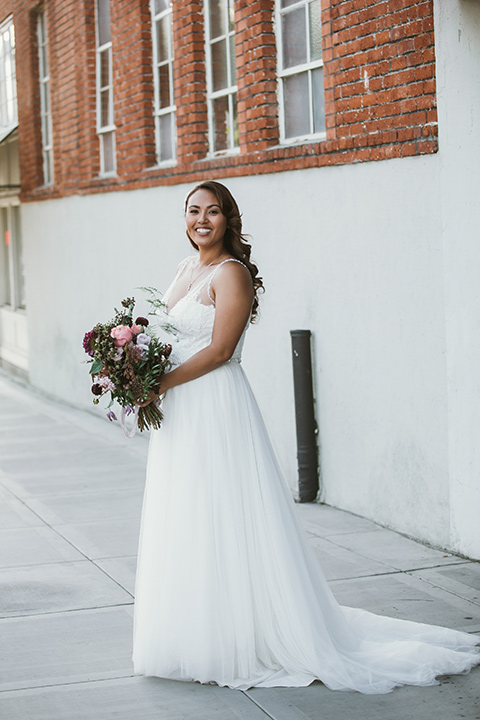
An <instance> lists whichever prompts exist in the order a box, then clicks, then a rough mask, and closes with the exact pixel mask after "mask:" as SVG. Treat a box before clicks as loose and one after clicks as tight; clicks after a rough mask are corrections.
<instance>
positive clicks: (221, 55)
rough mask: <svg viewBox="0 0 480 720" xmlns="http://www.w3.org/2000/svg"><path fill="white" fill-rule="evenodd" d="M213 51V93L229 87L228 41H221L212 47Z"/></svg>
mask: <svg viewBox="0 0 480 720" xmlns="http://www.w3.org/2000/svg"><path fill="white" fill-rule="evenodd" d="M211 49H212V85H213V91H214V92H215V90H222V89H223V88H226V87H228V78H227V41H226V40H219V41H218V42H216V43H213V44H212V45H211Z"/></svg>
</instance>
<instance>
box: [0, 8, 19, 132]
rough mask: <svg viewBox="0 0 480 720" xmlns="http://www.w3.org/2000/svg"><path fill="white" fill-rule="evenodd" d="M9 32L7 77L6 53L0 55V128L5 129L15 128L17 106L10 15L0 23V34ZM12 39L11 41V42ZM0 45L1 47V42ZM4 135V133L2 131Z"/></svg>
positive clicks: (12, 29) (12, 26) (13, 30)
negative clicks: (9, 106) (10, 111)
mask: <svg viewBox="0 0 480 720" xmlns="http://www.w3.org/2000/svg"><path fill="white" fill-rule="evenodd" d="M7 30H8V32H9V33H10V36H11V40H10V61H11V63H12V72H11V75H10V77H9V78H7V75H6V74H5V70H6V63H5V58H6V53H4V54H3V55H1V56H0V128H1V130H2V131H5V130H6V129H8V128H11V129H12V130H13V128H15V127H16V126H17V124H18V107H17V80H16V68H15V26H14V24H13V17H12V16H11V15H10V16H9V17H8V18H7V19H6V20H5V22H3V23H2V24H1V25H0V35H3V34H4V33H5V32H6V31H7ZM12 40H13V42H12ZM0 47H3V43H2V45H1V46H0ZM9 103H11V105H12V110H13V112H12V113H11V115H10V114H9V112H8V105H9ZM4 109H6V110H7V113H6V115H7V117H4ZM2 135H3V136H4V135H5V133H4V132H2Z"/></svg>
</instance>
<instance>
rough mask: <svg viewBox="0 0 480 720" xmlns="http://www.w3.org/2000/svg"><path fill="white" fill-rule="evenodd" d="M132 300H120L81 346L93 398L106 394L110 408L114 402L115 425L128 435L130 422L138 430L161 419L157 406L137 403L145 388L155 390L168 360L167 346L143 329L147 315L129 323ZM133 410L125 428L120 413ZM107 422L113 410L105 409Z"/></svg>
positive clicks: (155, 425)
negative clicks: (116, 408)
mask: <svg viewBox="0 0 480 720" xmlns="http://www.w3.org/2000/svg"><path fill="white" fill-rule="evenodd" d="M134 307H135V299H134V298H126V299H125V300H122V306H121V309H120V310H117V308H115V317H114V318H113V319H112V320H110V321H109V322H107V323H97V325H95V327H94V328H93V329H92V330H90V331H89V332H87V333H85V337H84V338H83V349H84V350H85V352H86V353H87V355H88V356H89V358H90V359H89V360H87V362H88V363H90V375H91V378H92V382H93V384H92V393H93V394H94V396H95V397H94V399H93V402H94V404H95V405H97V404H98V402H99V400H100V398H101V397H102V396H103V395H106V394H107V393H110V403H109V405H108V408H107V409H109V408H111V407H112V405H113V403H114V401H115V400H116V401H117V402H118V404H119V405H120V406H121V418H120V420H121V424H122V428H123V430H124V432H125V434H127V435H129V436H132V435H133V434H134V433H135V429H136V426H137V424H138V428H139V429H140V432H141V431H143V430H148V429H149V428H152V427H153V428H159V427H160V424H161V422H162V419H163V415H162V412H161V410H160V407H159V404H157V403H156V402H151V403H150V404H149V405H146V406H145V407H140V406H139V405H138V403H140V402H144V401H146V400H148V398H149V397H150V394H151V391H153V392H154V393H158V391H159V386H160V380H161V379H162V375H163V374H164V373H165V371H166V370H168V369H169V368H170V362H169V360H168V358H169V355H170V352H171V350H172V347H171V345H166V344H164V343H162V342H160V340H159V339H158V338H156V337H155V336H154V335H153V333H152V332H151V330H150V329H149V327H148V326H149V322H148V320H147V318H144V317H137V319H136V320H135V322H134V321H133V310H134ZM130 413H133V414H134V417H135V421H134V428H133V431H130V432H127V430H126V428H125V417H126V415H129V414H130ZM107 417H108V419H109V420H112V421H113V420H116V419H117V417H116V415H115V413H114V412H113V410H110V409H109V412H107Z"/></svg>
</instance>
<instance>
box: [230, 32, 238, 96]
mask: <svg viewBox="0 0 480 720" xmlns="http://www.w3.org/2000/svg"><path fill="white" fill-rule="evenodd" d="M229 43H230V73H231V81H230V85H236V84H237V60H236V57H235V35H231V37H230V39H229Z"/></svg>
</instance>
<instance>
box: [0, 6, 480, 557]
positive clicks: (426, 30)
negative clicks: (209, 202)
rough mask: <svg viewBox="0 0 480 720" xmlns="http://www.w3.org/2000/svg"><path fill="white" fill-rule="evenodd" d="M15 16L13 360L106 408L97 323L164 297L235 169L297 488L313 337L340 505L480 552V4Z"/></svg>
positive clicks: (6, 56) (259, 364)
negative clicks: (99, 386) (199, 191)
mask: <svg viewBox="0 0 480 720" xmlns="http://www.w3.org/2000/svg"><path fill="white" fill-rule="evenodd" d="M0 22H1V23H2V25H1V26H0V36H1V38H2V43H3V44H2V47H1V48H0V50H1V53H3V54H0V62H1V65H2V67H1V69H0V86H1V87H0V110H1V127H0V133H1V135H0V137H2V138H3V139H2V140H1V142H0V176H1V178H2V188H1V197H0V211H1V213H2V222H3V237H4V242H3V254H0V262H1V266H0V273H1V276H0V277H1V279H0V305H1V307H0V358H1V361H2V364H3V366H4V368H6V369H8V370H10V371H12V372H19V373H23V374H24V375H28V378H29V381H30V382H31V383H32V385H33V386H35V387H36V388H38V389H39V390H41V391H42V392H45V393H47V394H49V395H52V396H54V397H58V398H61V399H63V400H66V401H68V402H70V403H73V404H76V405H79V406H82V407H87V406H88V405H89V404H90V402H91V399H90V397H89V386H88V382H87V380H86V370H85V367H84V366H82V365H81V360H82V351H81V338H82V336H83V333H84V332H85V331H86V330H88V329H90V327H91V326H92V325H93V324H94V323H95V322H97V321H98V320H99V319H102V318H104V317H105V318H108V317H109V316H110V314H111V310H112V307H113V305H114V304H118V302H119V300H120V299H121V297H124V296H126V295H131V294H132V293H133V292H134V288H137V287H139V286H145V285H153V286H156V287H158V288H160V289H165V287H166V285H167V283H168V281H169V279H170V277H171V276H172V274H173V270H174V268H175V265H176V263H177V262H178V261H179V260H180V259H181V258H182V257H183V256H184V255H185V254H187V253H188V252H189V246H188V244H187V243H186V240H185V236H184V230H183V217H182V206H183V200H184V197H185V195H186V194H187V192H188V190H189V189H190V188H191V186H192V184H194V183H195V182H197V181H199V180H202V179H204V178H207V177H208V178H214V179H218V180H220V181H222V182H225V183H226V184H227V185H228V186H229V187H230V188H231V190H232V191H233V193H234V195H235V196H236V197H237V199H238V201H239V204H240V207H241V208H242V210H243V213H244V227H245V230H246V231H247V232H249V233H250V234H251V235H252V237H253V247H254V256H255V258H256V260H257V262H258V264H259V265H260V268H261V273H262V275H263V277H264V279H265V284H266V287H267V292H266V294H265V296H264V298H263V299H262V313H261V315H262V317H261V320H260V322H259V323H258V325H257V326H256V327H254V328H252V329H251V331H250V338H249V342H248V343H247V348H246V353H245V366H246V369H247V372H248V374H249V377H250V378H251V381H252V384H253V386H254V389H255V391H256V393H257V395H258V397H259V401H260V405H261V407H262V410H263V411H264V414H265V416H266V420H267V424H268V426H269V429H270V430H271V433H272V439H273V441H274V444H275V446H276V447H277V451H278V454H279V458H280V461H281V463H282V465H283V466H284V468H285V471H286V475H287V478H288V480H289V482H290V484H291V485H292V487H293V486H294V485H295V480H296V462H295V444H294V426H293V423H294V414H293V408H292V404H293V389H292V380H291V361H290V348H289V342H290V340H289V330H290V329H293V328H297V327H306V328H309V329H310V330H311V331H312V333H313V338H314V344H313V359H314V374H315V378H314V379H315V392H316V411H317V421H318V426H319V450H320V460H321V470H322V497H323V499H324V500H325V501H326V502H328V503H330V504H333V505H336V506H339V507H342V508H345V509H347V510H351V511H353V512H357V513H358V514H361V515H363V516H366V517H370V518H372V519H374V520H376V521H378V522H381V523H383V524H384V525H387V526H389V527H392V528H395V529H397V530H400V531H402V532H405V533H407V534H409V535H412V536H414V537H418V538H420V539H422V540H426V541H429V542H432V543H434V544H436V545H439V546H442V547H445V548H449V549H452V550H456V551H459V552H462V553H465V554H466V555H469V556H472V557H480V526H479V524H478V522H477V519H476V516H477V509H478V507H479V501H480V449H479V443H477V441H476V440H477V435H478V431H479V428H480V403H479V402H478V399H479V397H480V381H479V378H478V371H477V368H478V367H479V366H480V339H479V334H478V327H479V326H480V322H479V321H480V317H479V315H480V304H479V303H478V293H479V290H478V287H480V284H479V282H478V278H479V271H480V251H479V247H480V244H479V243H478V226H479V219H480V218H479V210H478V201H477V196H478V191H479V173H478V168H477V163H476V160H475V158H476V157H478V151H479V149H480V147H479V146H480V140H479V138H480V133H479V120H478V118H479V117H480V87H479V80H478V78H479V77H480V72H479V71H480V6H479V4H478V2H474V1H473V0H453V2H451V3H448V5H447V3H445V2H442V1H441V0H435V1H434V0H369V1H367V0H254V1H253V2H247V1H246V0H234V1H233V0H202V1H199V0H198V1H194V2H187V1H186V0H174V1H173V2H170V1H169V0H151V1H150V2H149V1H148V0H134V1H132V0H77V1H76V2H74V1H73V0H45V2H43V3H41V4H38V3H34V2H28V0H0ZM15 67H16V72H15ZM17 108H18V112H17ZM266 378H267V379H268V382H267V381H266Z"/></svg>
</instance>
